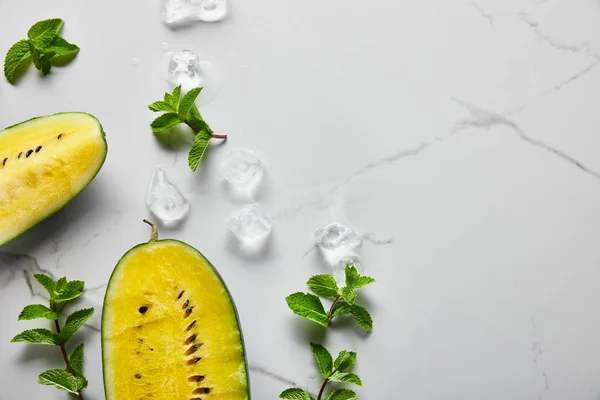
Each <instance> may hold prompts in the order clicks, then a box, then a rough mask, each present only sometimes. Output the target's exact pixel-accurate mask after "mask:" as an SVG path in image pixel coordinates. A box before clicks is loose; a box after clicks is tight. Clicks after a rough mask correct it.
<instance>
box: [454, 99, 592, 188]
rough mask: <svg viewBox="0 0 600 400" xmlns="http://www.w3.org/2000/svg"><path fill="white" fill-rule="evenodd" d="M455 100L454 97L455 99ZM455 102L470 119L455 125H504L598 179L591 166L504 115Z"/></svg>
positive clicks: (482, 126)
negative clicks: (527, 130) (542, 139)
mask: <svg viewBox="0 0 600 400" xmlns="http://www.w3.org/2000/svg"><path fill="white" fill-rule="evenodd" d="M455 100H456V99H455ZM456 102H457V103H459V104H461V105H463V106H464V107H465V108H466V109H467V110H468V111H469V112H470V114H471V117H472V118H470V119H463V120H461V121H458V122H457V126H459V127H468V126H471V127H475V128H486V129H489V128H492V127H494V126H505V127H507V128H509V129H511V130H512V131H513V132H515V133H516V134H517V137H518V138H520V139H521V140H522V141H524V142H525V143H527V144H530V145H532V146H534V147H537V148H540V149H543V150H545V151H547V152H549V153H552V154H554V155H555V156H556V157H558V158H560V159H562V160H563V161H565V162H567V163H569V164H571V165H572V166H574V167H576V168H577V169H579V170H581V171H583V172H585V173H586V174H588V175H590V176H591V177H593V178H595V179H598V180H600V173H599V172H597V171H595V170H593V169H592V168H590V167H588V166H586V165H584V164H583V163H582V162H580V161H578V160H577V159H575V158H574V157H572V156H570V155H569V154H567V153H566V152H564V151H562V150H560V149H558V148H556V147H554V146H551V145H549V144H548V143H545V142H543V141H541V140H538V139H534V138H532V137H530V136H528V135H527V134H526V133H525V132H524V131H523V129H521V127H519V125H517V124H516V123H515V122H514V121H512V120H510V119H508V118H507V117H506V116H504V115H502V114H498V113H496V112H494V111H489V110H485V109H483V108H480V107H477V106H474V105H472V104H468V103H465V102H463V101H460V100H456Z"/></svg>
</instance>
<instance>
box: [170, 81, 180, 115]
mask: <svg viewBox="0 0 600 400" xmlns="http://www.w3.org/2000/svg"><path fill="white" fill-rule="evenodd" d="M180 98H181V85H179V86H177V87H176V88H175V89H173V94H171V101H172V103H171V105H172V106H173V108H174V109H176V110H179V100H180Z"/></svg>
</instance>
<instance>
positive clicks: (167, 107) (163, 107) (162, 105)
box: [148, 101, 177, 113]
mask: <svg viewBox="0 0 600 400" xmlns="http://www.w3.org/2000/svg"><path fill="white" fill-rule="evenodd" d="M148 108H149V109H150V111H154V112H159V111H167V112H173V113H174V112H177V110H175V109H174V108H173V107H172V106H171V104H170V103H167V102H166V101H155V102H154V103H152V104H150V105H149V106H148Z"/></svg>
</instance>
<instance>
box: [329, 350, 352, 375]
mask: <svg viewBox="0 0 600 400" xmlns="http://www.w3.org/2000/svg"><path fill="white" fill-rule="evenodd" d="M354 364H356V353H355V352H353V351H346V350H343V351H340V354H338V356H337V358H336V359H335V362H334V363H333V366H334V367H335V369H337V370H338V371H345V370H347V369H348V368H350V367H352V366H353V365H354Z"/></svg>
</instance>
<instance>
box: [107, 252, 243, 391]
mask: <svg viewBox="0 0 600 400" xmlns="http://www.w3.org/2000/svg"><path fill="white" fill-rule="evenodd" d="M142 307H147V310H145V309H143V308H142ZM194 321H195V322H194ZM102 343H103V344H102V345H103V357H104V360H103V361H104V382H105V388H106V396H107V399H109V400H133V399H135V400H137V399H152V400H190V399H202V400H245V399H247V398H248V382H247V377H246V364H245V357H244V349H243V345H242V338H241V334H240V331H239V327H238V322H237V317H236V312H235V309H234V306H233V304H232V302H231V300H230V298H229V294H228V292H227V290H226V288H225V287H224V285H223V283H222V282H221V280H220V278H219V277H218V275H217V274H216V273H215V271H214V270H213V269H212V267H211V266H210V265H209V264H208V262H207V261H206V259H205V258H204V257H202V255H201V254H200V253H198V252H197V251H196V250H195V249H193V248H192V247H190V246H188V245H186V244H184V243H182V242H177V241H168V240H167V241H160V242H153V243H149V244H146V245H141V246H138V247H136V248H134V249H132V250H131V251H130V252H129V253H128V254H126V255H125V257H123V259H122V260H121V261H120V262H119V265H118V266H117V268H116V269H115V272H114V273H113V276H112V277H111V281H110V284H109V287H108V289H107V293H106V298H105V301H104V312H103V316H102ZM195 346H198V347H197V348H196V347H195ZM200 377H201V378H200ZM199 380H200V381H199ZM206 389H208V393H206V392H207V390H206Z"/></svg>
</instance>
